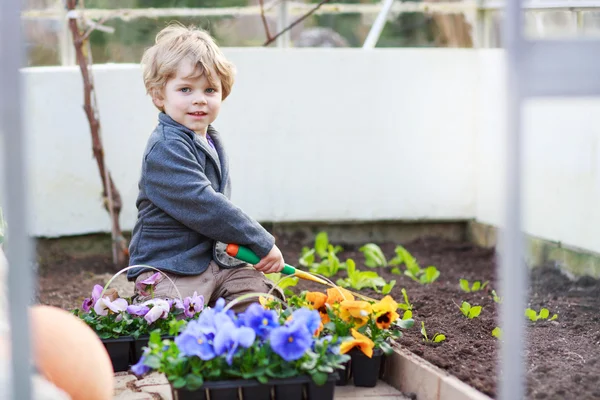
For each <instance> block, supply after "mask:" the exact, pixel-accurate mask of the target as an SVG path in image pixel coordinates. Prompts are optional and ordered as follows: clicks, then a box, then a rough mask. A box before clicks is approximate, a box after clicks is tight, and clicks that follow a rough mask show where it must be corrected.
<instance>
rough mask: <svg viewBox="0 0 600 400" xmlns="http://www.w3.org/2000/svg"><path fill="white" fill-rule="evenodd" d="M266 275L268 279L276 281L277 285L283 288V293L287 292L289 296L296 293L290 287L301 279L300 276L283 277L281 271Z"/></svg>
mask: <svg viewBox="0 0 600 400" xmlns="http://www.w3.org/2000/svg"><path fill="white" fill-rule="evenodd" d="M265 276H266V277H267V279H269V280H270V281H272V282H273V283H275V284H276V285H277V287H279V288H280V289H281V290H283V294H285V295H286V296H287V297H290V296H293V295H294V292H292V291H291V290H290V289H288V288H290V287H293V286H296V285H297V284H298V281H299V278H298V277H296V276H289V275H284V276H283V277H282V274H281V272H275V273H272V274H265Z"/></svg>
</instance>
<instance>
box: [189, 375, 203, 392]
mask: <svg viewBox="0 0 600 400" xmlns="http://www.w3.org/2000/svg"><path fill="white" fill-rule="evenodd" d="M186 380H187V389H188V390H196V389H199V388H200V387H202V385H203V384H204V379H203V378H202V375H195V374H187V376H186Z"/></svg>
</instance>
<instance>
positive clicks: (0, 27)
mask: <svg viewBox="0 0 600 400" xmlns="http://www.w3.org/2000/svg"><path fill="white" fill-rule="evenodd" d="M20 16H21V1H19V0H2V1H1V2H0V60H2V62H0V134H2V136H3V142H4V146H3V148H4V154H3V155H2V160H3V161H4V163H3V165H2V171H4V174H5V179H4V182H5V187H4V188H3V192H4V196H3V198H4V200H5V201H6V203H5V204H6V210H5V211H6V212H5V215H6V219H7V221H8V233H7V235H6V236H7V243H6V253H7V258H8V263H9V268H8V285H7V287H8V294H9V296H8V302H9V314H10V315H9V323H10V331H11V335H10V336H11V367H12V368H11V380H10V381H11V382H12V385H11V389H10V390H9V393H11V394H12V398H13V399H16V400H29V399H30V398H31V371H32V368H31V360H32V358H31V352H30V334H29V314H28V306H29V304H30V302H31V301H32V275H33V274H32V267H31V262H30V261H31V244H30V242H29V238H28V237H27V227H28V226H27V210H28V208H27V201H26V200H27V196H26V191H27V187H28V183H27V179H26V178H27V174H26V171H25V161H26V158H25V157H24V148H25V147H24V143H25V140H24V139H25V138H24V135H23V133H24V132H23V130H22V126H21V87H22V86H21V77H20V72H19V69H20V68H21V66H22V65H23V64H22V62H23V56H24V50H23V35H22V31H21V20H20Z"/></svg>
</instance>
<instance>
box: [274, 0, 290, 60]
mask: <svg viewBox="0 0 600 400" xmlns="http://www.w3.org/2000/svg"><path fill="white" fill-rule="evenodd" d="M278 17H279V18H278V26H279V32H281V31H283V30H284V29H285V28H287V27H288V26H289V25H290V18H289V17H290V12H289V4H288V1H287V0H281V2H280V3H279V9H278ZM290 33H291V29H290V30H289V31H287V32H284V33H283V35H281V36H279V37H278V38H277V47H279V48H287V47H290Z"/></svg>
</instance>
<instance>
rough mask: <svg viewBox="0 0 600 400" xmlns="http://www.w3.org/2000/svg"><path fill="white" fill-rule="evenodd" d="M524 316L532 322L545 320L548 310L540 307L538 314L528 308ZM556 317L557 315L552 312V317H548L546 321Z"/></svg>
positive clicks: (548, 314)
mask: <svg viewBox="0 0 600 400" xmlns="http://www.w3.org/2000/svg"><path fill="white" fill-rule="evenodd" d="M525 316H526V317H527V318H529V319H530V320H531V321H533V322H535V321H539V320H546V319H548V317H549V316H550V311H548V309H547V308H542V309H541V310H540V312H539V314H538V313H536V312H535V310H532V309H531V308H528V309H526V310H525ZM557 318H558V315H557V314H554V315H553V316H552V318H550V319H549V320H548V321H554V320H555V319H557Z"/></svg>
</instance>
